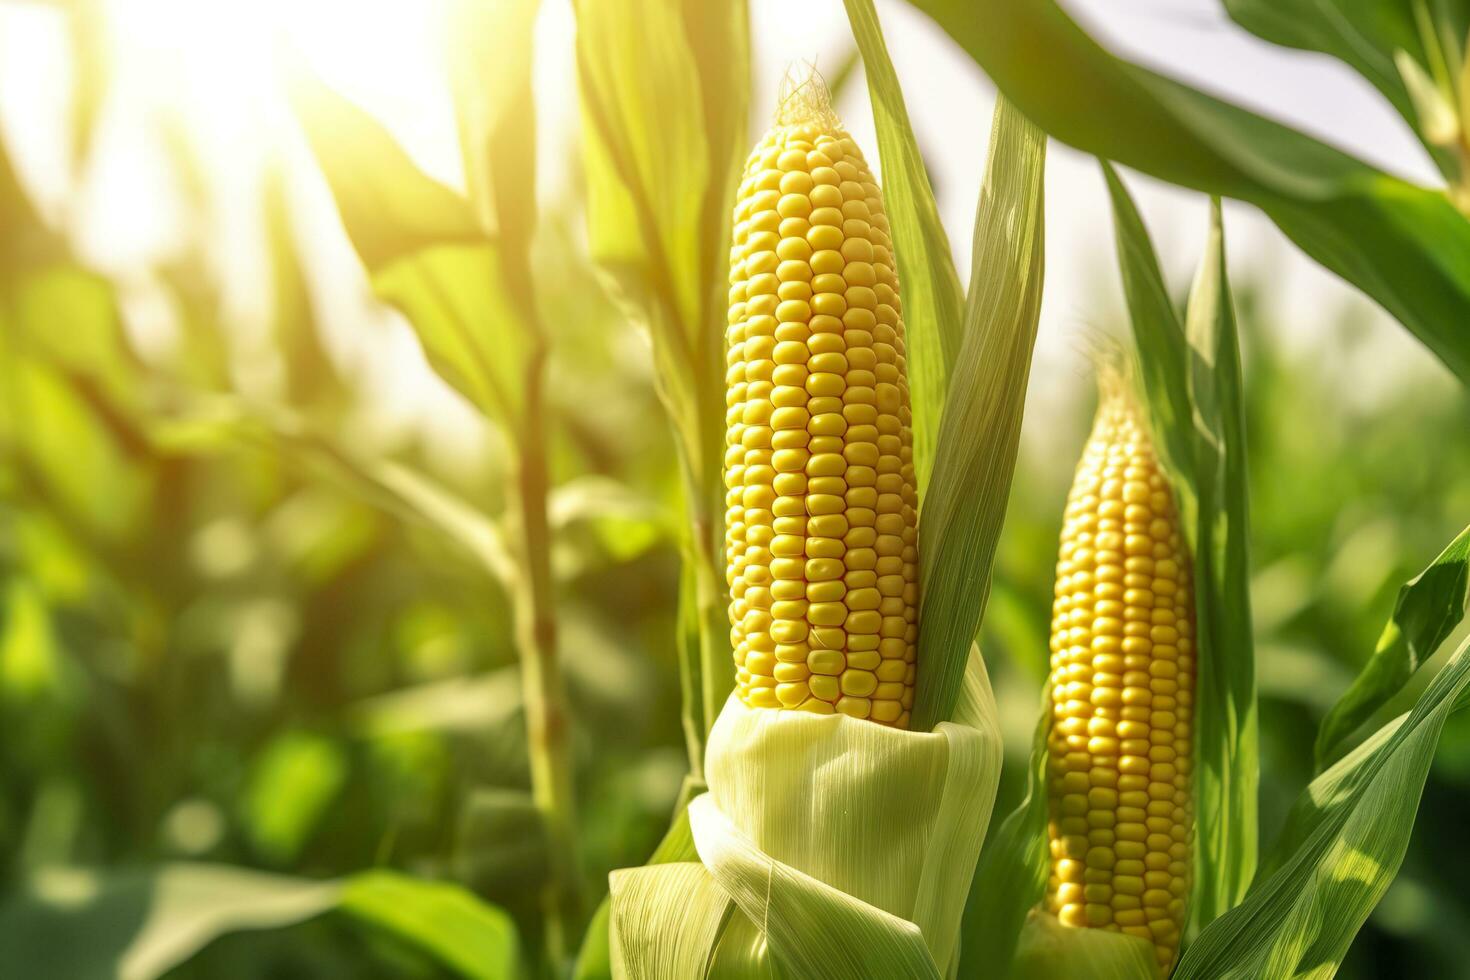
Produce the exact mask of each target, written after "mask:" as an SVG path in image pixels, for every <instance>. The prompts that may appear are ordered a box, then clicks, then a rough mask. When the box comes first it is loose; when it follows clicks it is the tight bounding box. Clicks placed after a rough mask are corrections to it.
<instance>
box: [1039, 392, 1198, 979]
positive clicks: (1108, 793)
mask: <svg viewBox="0 0 1470 980" xmlns="http://www.w3.org/2000/svg"><path fill="white" fill-rule="evenodd" d="M1188 568H1189V560H1188V555H1187V552H1186V548H1185V545H1184V542H1183V539H1182V537H1181V534H1180V530H1179V519H1178V514H1177V512H1176V510H1175V507H1174V501H1173V494H1172V493H1171V491H1170V487H1169V484H1168V482H1167V480H1166V478H1165V476H1164V474H1163V472H1162V470H1161V469H1160V467H1159V464H1158V461H1157V458H1156V456H1155V453H1154V449H1153V446H1152V443H1151V441H1150V439H1149V436H1148V433H1147V431H1146V430H1145V429H1144V427H1143V425H1142V424H1141V422H1140V420H1139V417H1138V415H1137V409H1136V407H1135V406H1134V404H1133V403H1132V401H1131V400H1130V399H1129V398H1128V397H1127V395H1126V394H1124V393H1122V392H1121V391H1112V392H1109V393H1107V394H1106V395H1105V398H1104V401H1103V404H1102V405H1101V407H1100V408H1099V410H1098V417H1097V421H1096V424H1095V426H1094V429H1093V432H1092V435H1091V437H1090V439H1089V441H1088V444H1087V448H1086V450H1085V451H1084V453H1083V458H1082V460H1081V462H1080V463H1079V464H1078V468H1077V476H1076V479H1075V481H1074V483H1073V486H1072V491H1071V494H1070V496H1069V497H1068V501H1067V509H1066V514H1065V524H1064V527H1063V530H1062V543H1061V549H1060V555H1059V557H1058V561H1057V581H1056V596H1055V600H1054V603H1053V609H1052V632H1051V668H1052V669H1051V678H1050V700H1051V706H1052V707H1051V710H1052V731H1051V737H1050V743H1049V758H1048V770H1047V778H1048V783H1049V786H1048V789H1049V800H1050V805H1049V809H1050V813H1049V841H1048V843H1049V847H1050V853H1051V873H1050V876H1049V880H1048V885H1047V905H1048V908H1049V909H1050V910H1051V911H1052V912H1053V913H1054V914H1055V915H1056V916H1057V918H1058V919H1059V920H1060V921H1061V922H1062V923H1063V924H1064V925H1069V926H1089V927H1093V928H1101V929H1108V930H1112V931H1120V932H1124V933H1130V934H1132V935H1136V936H1140V937H1142V938H1144V939H1147V940H1149V941H1150V942H1152V943H1153V944H1154V947H1155V950H1156V952H1157V955H1158V960H1159V965H1160V970H1161V972H1167V970H1168V969H1169V967H1170V966H1171V965H1172V963H1173V961H1174V957H1175V955H1176V954H1177V952H1178V946H1179V939H1180V934H1181V931H1182V930H1183V928H1184V922H1185V912H1186V908H1185V905H1186V901H1187V899H1188V895H1189V888H1190V880H1191V873H1192V868H1191V863H1190V861H1191V857H1190V847H1191V838H1192V834H1193V823H1194V812H1193V794H1192V778H1193V774H1192V768H1193V754H1192V745H1193V743H1192V739H1191V732H1192V725H1193V709H1194V673H1195V661H1194V652H1195V651H1194V633H1193V625H1194V605H1193V598H1192V593H1191V589H1190V582H1189V574H1188Z"/></svg>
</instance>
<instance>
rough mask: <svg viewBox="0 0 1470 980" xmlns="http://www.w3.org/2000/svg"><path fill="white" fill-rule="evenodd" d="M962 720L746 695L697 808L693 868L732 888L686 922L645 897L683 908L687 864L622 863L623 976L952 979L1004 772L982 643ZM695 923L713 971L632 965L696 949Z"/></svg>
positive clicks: (728, 722) (618, 924) (707, 897)
mask: <svg viewBox="0 0 1470 980" xmlns="http://www.w3.org/2000/svg"><path fill="white" fill-rule="evenodd" d="M956 717H957V722H956V723H948V722H946V723H942V724H941V725H940V726H939V728H938V730H936V731H935V732H932V733H923V732H902V731H895V730H892V729H888V728H885V727H883V726H880V725H874V724H872V723H869V722H865V721H861V720H857V719H851V718H846V717H843V716H840V715H831V716H816V715H808V714H805V713H803V712H792V711H770V710H762V709H751V708H747V707H745V705H744V704H743V703H741V702H740V701H739V700H738V699H736V698H733V697H732V698H731V699H730V701H729V702H728V703H727V704H726V708H725V711H724V712H723V713H722V714H721V716H720V721H719V723H718V724H717V725H716V727H715V730H714V733H713V736H712V738H711V741H710V746H709V757H708V758H709V766H708V772H709V778H710V787H711V788H710V792H709V793H707V794H705V795H704V796H700V797H697V798H695V800H694V801H693V802H692V803H691V804H690V805H689V810H688V818H689V819H688V827H689V832H691V833H692V837H693V842H694V845H695V848H696V850H697V855H698V860H699V861H700V862H702V863H701V864H700V865H694V866H693V867H696V868H698V869H699V870H700V871H701V872H702V873H704V874H706V875H708V876H709V877H710V878H711V880H712V881H713V882H714V883H715V884H716V885H717V886H718V887H717V889H715V890H713V891H709V892H707V893H705V892H701V894H702V895H703V897H702V898H701V899H700V902H701V905H700V907H698V908H694V907H685V908H684V911H685V917H684V918H680V917H678V916H669V915H667V913H664V912H659V911H658V910H657V909H649V908H642V907H638V906H636V905H634V904H631V903H632V902H633V900H634V898H635V897H636V901H637V902H638V903H660V902H661V903H664V904H669V903H672V904H675V905H681V906H683V905H684V904H685V903H686V896H687V895H688V894H689V893H690V891H691V889H690V886H689V877H690V876H691V875H692V871H690V870H689V869H688V868H681V870H680V871H679V872H678V873H672V872H665V873H664V874H663V876H662V879H663V880H662V882H661V883H655V881H654V880H653V879H654V878H655V877H656V875H657V871H658V869H651V868H643V869H638V870H637V871H636V872H616V873H615V875H614V878H615V879H616V878H617V876H619V875H625V874H632V875H634V876H635V878H636V888H637V889H638V890H637V891H628V890H624V891H623V892H621V894H622V896H623V898H619V897H618V895H619V892H618V888H617V887H616V886H615V888H614V892H615V895H614V899H613V903H612V920H613V930H612V931H613V933H614V936H615V939H616V943H615V945H614V948H613V960H614V976H620V975H623V974H621V973H619V972H618V970H620V969H624V968H626V969H628V970H629V971H630V972H629V973H628V974H627V975H638V976H645V977H649V978H653V980H657V978H660V977H668V978H673V977H676V976H677V977H678V978H679V980H686V978H688V977H690V976H694V977H699V976H705V975H707V976H718V977H726V976H742V977H743V976H787V977H798V976H799V977H832V978H836V977H851V976H884V977H888V976H894V977H931V978H932V977H940V976H947V975H950V973H951V972H952V965H953V963H954V960H955V958H956V955H957V952H958V951H957V949H956V948H955V940H956V938H957V935H958V926H959V917H960V914H961V910H962V901H963V896H964V894H965V892H966V890H967V889H968V887H969V877H970V875H969V869H972V868H973V867H974V863H975V859H976V856H977V854H978V851H979V847H980V842H981V840H982V839H983V837H984V834H985V829H986V825H987V823H988V815H989V811H990V804H991V803H992V801H993V800H994V794H995V788H996V785H997V782H998V778H999V772H1000V733H999V729H998V726H997V725H996V722H995V703H994V697H993V695H992V694H991V692H990V686H989V681H988V678H987V677H986V675H985V669H984V661H983V660H981V658H980V656H979V653H978V651H973V652H972V656H971V659H970V667H969V673H968V675H967V678H966V683H965V687H964V691H963V695H962V697H961V700H960V705H959V708H958V711H957V715H956ZM661 850H662V849H661ZM875 855H881V857H879V858H876V859H875V857H874V856H875ZM668 856H670V857H672V856H674V855H672V854H671V855H668ZM682 860H685V861H687V860H688V858H687V857H683V858H682ZM732 901H733V903H734V905H735V906H736V908H735V909H733V910H732V909H729V905H730V903H731V902H732ZM727 913H728V915H727ZM722 916H725V917H726V918H724V920H723V921H724V925H723V926H722V928H721V929H720V931H719V933H718V935H717V936H716V937H714V938H713V939H711V938H710V937H709V934H708V931H707V927H708V926H709V924H710V923H712V922H715V921H717V920H721V917H722ZM684 929H696V931H698V932H699V935H700V936H701V937H702V938H701V942H702V943H703V944H704V947H703V948H704V952H705V953H706V954H707V955H708V956H710V957H711V959H710V960H709V961H708V962H709V963H710V967H709V969H708V972H707V973H701V972H698V971H696V972H694V973H687V972H686V973H673V972H663V973H658V972H653V973H637V972H634V971H636V969H637V967H638V965H639V964H646V963H649V962H652V961H651V960H650V959H649V958H650V957H653V956H657V955H658V951H660V950H663V951H665V952H668V951H672V950H674V949H679V950H681V952H680V954H679V955H680V957H681V962H682V963H685V964H687V963H689V962H693V961H694V959H697V956H696V953H697V951H691V950H688V949H686V948H685V945H684V944H685V943H687V942H688V940H689V936H688V935H687V934H685V933H683V932H681V931H680V930H684ZM676 933H677V934H676ZM619 944H620V945H619ZM620 950H621V952H620ZM620 957H624V959H622V960H620ZM629 957H631V959H628V958H629ZM690 957H693V958H694V959H690ZM620 962H621V964H622V965H621V966H620V965H619V964H620Z"/></svg>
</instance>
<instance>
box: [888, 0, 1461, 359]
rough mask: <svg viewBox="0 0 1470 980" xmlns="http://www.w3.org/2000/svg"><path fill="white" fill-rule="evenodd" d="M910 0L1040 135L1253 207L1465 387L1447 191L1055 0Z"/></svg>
mask: <svg viewBox="0 0 1470 980" xmlns="http://www.w3.org/2000/svg"><path fill="white" fill-rule="evenodd" d="M913 3H914V5H915V6H916V7H918V8H920V9H921V10H924V11H926V12H927V13H929V14H930V15H931V16H933V17H934V19H935V20H936V21H938V22H939V24H940V26H942V27H943V28H944V29H945V30H946V31H947V32H948V33H949V34H950V36H951V37H953V38H954V39H955V40H956V41H957V42H959V44H960V46H961V47H963V48H964V49H965V51H966V52H968V53H969V54H970V56H971V57H972V58H974V60H975V61H976V63H977V64H979V65H980V66H981V67H982V68H984V69H985V71H986V73H987V74H988V75H989V76H990V77H991V78H992V79H993V80H994V81H995V83H996V84H997V85H998V86H999V87H1000V89H1001V91H1002V92H1004V93H1005V94H1006V95H1007V97H1009V98H1011V99H1013V100H1014V101H1015V102H1016V104H1017V106H1019V107H1020V109H1021V110H1022V111H1023V112H1025V113H1026V114H1027V116H1029V117H1030V118H1031V119H1033V120H1034V121H1035V122H1036V123H1037V124H1038V125H1040V126H1041V127H1042V128H1043V129H1045V130H1046V131H1047V132H1048V133H1050V134H1052V135H1053V136H1055V137H1056V138H1058V139H1060V140H1063V141H1065V142H1067V143H1070V144H1072V145H1073V146H1076V147H1078V148H1080V149H1083V150H1086V151H1087V152H1090V153H1095V154H1097V155H1099V156H1102V157H1105V158H1107V159H1110V160H1115V161H1117V162H1118V163H1121V164H1125V165H1127V166H1130V167H1134V168H1136V169H1138V170H1141V171H1143V172H1145V173H1148V174H1150V175H1152V176H1155V177H1159V178H1161V179H1163V180H1167V181H1170V182H1172V183H1176V184H1181V185H1183V186H1186V187H1192V188H1194V189H1196V190H1200V191H1204V192H1206V193H1210V194H1217V195H1221V196H1224V197H1234V198H1238V199H1240V200H1243V201H1248V202H1250V203H1252V204H1254V205H1256V206H1257V207H1259V208H1260V209H1261V210H1262V211H1264V212H1265V213H1266V214H1267V215H1268V216H1269V217H1270V218H1271V219H1272V220H1273V221H1275V222H1276V224H1277V225H1278V226H1280V228H1281V229H1282V231H1284V232H1285V233H1286V234H1287V236H1288V237H1289V238H1291V239H1292V240H1293V241H1295V242H1296V244H1297V245H1298V246H1300V247H1301V248H1302V250H1303V251H1305V252H1306V253H1307V254H1308V255H1310V256H1312V258H1314V259H1316V260H1317V261H1318V262H1320V263H1322V265H1324V266H1325V267H1326V268H1328V269H1330V270H1331V271H1333V272H1335V273H1337V274H1338V275H1340V276H1342V277H1343V278H1344V279H1346V280H1348V281H1349V282H1351V283H1353V284H1354V285H1356V286H1357V287H1358V288H1360V289H1362V290H1363V291H1364V292H1365V293H1366V294H1367V295H1368V296H1370V297H1372V298H1373V299H1374V300H1375V301H1377V302H1378V303H1380V304H1381V305H1382V306H1383V307H1384V309H1386V310H1387V311H1388V312H1389V313H1390V314H1392V315H1393V316H1394V317H1395V318H1397V319H1398V320H1399V321H1400V322H1401V323H1402V324H1403V325H1404V326H1405V327H1406V328H1407V329H1408V330H1409V331H1410V332H1411V333H1413V334H1414V336H1416V337H1417V338H1418V339H1419V340H1420V341H1421V342H1423V343H1424V344H1425V346H1427V347H1428V348H1429V349H1430V350H1431V351H1433V352H1434V354H1435V355H1436V356H1438V357H1439V358H1440V360H1442V361H1443V362H1444V363H1445V364H1446V365H1447V366H1448V367H1449V369H1450V370H1451V371H1453V372H1454V373H1455V374H1456V375H1457V376H1458V377H1459V378H1460V379H1461V380H1462V381H1467V382H1470V333H1467V332H1466V331H1465V330H1463V329H1461V326H1460V325H1461V324H1463V323H1465V322H1466V321H1467V319H1470V222H1467V221H1466V220H1465V218H1464V217H1463V216H1462V215H1461V214H1460V213H1459V212H1458V211H1457V210H1456V209H1455V207H1454V205H1453V204H1451V202H1450V201H1449V199H1448V198H1447V197H1446V195H1445V194H1444V193H1443V192H1442V191H1439V190H1431V189H1427V188H1422V187H1417V186H1414V185H1413V184H1410V183H1407V182H1405V181H1403V180H1399V179H1397V178H1395V177H1392V176H1390V175H1389V174H1386V173H1383V172H1382V171H1379V170H1376V169H1374V168H1373V167H1370V166H1368V165H1367V164H1365V163H1363V162H1362V161H1360V160H1357V159H1354V158H1353V157H1350V156H1348V155H1346V154H1344V153H1341V152H1339V151H1338V150H1336V149H1334V148H1332V147H1330V146H1328V145H1326V144H1324V143H1320V142H1318V141H1316V140H1314V139H1312V138H1310V137H1308V136H1305V135H1303V134H1301V133H1298V132H1296V131H1294V130H1292V129H1289V128H1287V127H1285V126H1282V125H1280V124H1278V123H1275V122H1272V121H1271V120H1269V119H1266V118H1263V117H1261V116H1257V115H1254V114H1252V113H1250V112H1247V111H1245V110H1244V109H1241V108H1239V107H1237V106H1234V105H1231V104H1229V103H1226V102H1223V101H1221V100H1219V99H1216V98H1213V97H1211V96H1208V95H1205V94H1203V93H1201V92H1198V91H1196V90H1194V89H1191V88H1189V87H1187V86H1185V85H1182V84H1180V83H1178V82H1176V81H1173V80H1171V79H1168V78H1165V77H1163V76H1161V75H1158V74H1155V73H1154V72H1151V71H1147V70H1145V69H1143V68H1140V67H1138V66H1136V65H1133V64H1130V63H1128V62H1125V61H1122V60H1120V59H1118V58H1115V57H1114V56H1113V55H1111V54H1109V53H1108V52H1107V51H1105V50H1104V49H1103V48H1101V47H1100V46H1098V44H1097V43H1096V42H1094V41H1093V40H1092V39H1091V38H1090V37H1088V36H1087V34H1086V33H1085V32H1084V31H1083V30H1082V29H1081V28H1079V27H1078V26H1077V24H1076V23H1075V22H1074V21H1072V20H1071V19H1070V18H1069V17H1068V16H1067V15H1066V14H1065V13H1064V12H1063V11H1062V9H1061V8H1060V7H1059V6H1058V5H1057V4H1056V3H1055V2H1053V0H1032V2H1028V3H1013V2H1011V0H981V2H980V3H978V4H977V3H971V2H967V0H913ZM1038 51H1044V52H1046V57H1044V58H1038V57H1036V55H1035V53H1036V52H1038Z"/></svg>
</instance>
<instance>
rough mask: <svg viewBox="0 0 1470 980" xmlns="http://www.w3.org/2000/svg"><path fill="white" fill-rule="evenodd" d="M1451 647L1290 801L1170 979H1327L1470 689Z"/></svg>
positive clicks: (1387, 869)
mask: <svg viewBox="0 0 1470 980" xmlns="http://www.w3.org/2000/svg"><path fill="white" fill-rule="evenodd" d="M1467 648H1470V644H1467V645H1464V646H1461V647H1460V648H1459V650H1457V651H1456V652H1455V654H1454V656H1453V657H1452V658H1451V659H1450V661H1449V663H1447V664H1446V665H1445V668H1444V669H1443V670H1442V671H1440V673H1439V674H1438V676H1436V677H1435V678H1434V680H1433V681H1431V682H1430V684H1429V686H1428V687H1427V688H1426V689H1425V691H1424V693H1423V694H1422V695H1421V696H1420V697H1419V701H1418V703H1417V704H1415V706H1414V708H1413V710H1412V711H1409V712H1408V713H1406V714H1404V715H1401V716H1399V717H1398V718H1396V719H1394V720H1393V721H1392V722H1390V723H1389V724H1387V725H1385V726H1384V727H1383V728H1381V729H1379V731H1378V732H1376V733H1375V734H1374V735H1373V736H1372V737H1371V738H1369V739H1368V740H1367V741H1366V742H1364V743H1363V744H1362V745H1360V746H1358V747H1357V748H1356V749H1354V750H1353V751H1352V752H1351V753H1349V754H1348V755H1346V756H1344V757H1343V758H1342V759H1341V760H1340V761H1339V762H1337V763H1336V764H1334V765H1333V766H1332V767H1331V768H1330V769H1328V770H1327V771H1326V772H1324V773H1323V774H1322V775H1320V776H1318V777H1317V778H1316V779H1314V780H1313V781H1312V783H1311V785H1310V786H1308V787H1307V788H1306V790H1305V791H1303V793H1302V795H1301V796H1300V797H1298V799H1297V802H1296V804H1295V806H1293V807H1292V810H1291V813H1290V814H1289V815H1288V817H1287V822H1286V828H1285V830H1283V832H1282V834H1281V838H1280V840H1279V841H1278V842H1277V844H1276V846H1275V847H1274V848H1273V850H1272V852H1271V854H1270V855H1269V856H1268V857H1267V860H1266V861H1265V863H1264V865H1263V866H1262V869H1261V874H1260V875H1259V876H1258V878H1257V880H1256V882H1255V883H1254V884H1253V885H1252V886H1251V889H1250V892H1249V893H1248V894H1247V896H1246V899H1245V901H1244V903H1243V904H1241V905H1240V906H1238V907H1237V908H1235V909H1232V910H1231V911H1229V912H1227V913H1225V914H1224V915H1223V916H1221V917H1220V918H1218V919H1216V920H1215V921H1214V922H1212V923H1210V924H1209V925H1208V926H1206V927H1205V929H1204V930H1203V931H1202V932H1201V933H1200V934H1199V936H1198V937H1197V938H1196V939H1195V940H1194V942H1193V943H1191V944H1190V945H1189V946H1188V947H1187V948H1186V950H1185V952H1184V957H1183V959H1182V960H1181V961H1180V963H1179V966H1178V967H1177V969H1176V970H1175V971H1174V978H1175V980H1192V978H1196V977H1199V978H1203V977H1210V978H1222V977H1230V978H1237V977H1238V978H1242V980H1243V978H1246V977H1281V978H1296V977H1301V978H1308V977H1330V976H1332V975H1333V974H1334V973H1335V972H1336V971H1337V969H1338V967H1339V966H1340V965H1341V963H1342V960H1343V957H1344V956H1346V955H1347V951H1348V947H1349V946H1350V945H1351V943H1352V941H1353V937H1354V936H1355V935H1356V934H1357V931H1358V929H1360V928H1361V927H1362V925H1363V922H1364V921H1365V920H1366V919H1367V918H1368V915H1369V913H1370V912H1372V910H1373V907H1374V906H1375V905H1377V904H1378V901H1379V899H1381V898H1382V897H1383V894H1384V892H1386V891H1387V890H1388V886H1389V884H1390V883H1391V882H1392V881H1393V878H1394V876H1395V875H1396V874H1397V873H1398V869H1399V865H1400V864H1401V863H1402V862H1403V858H1404V852H1405V850H1406V849H1407V848H1408V845H1409V837H1410V834H1411V833H1412V831H1413V828H1414V818H1415V816H1416V813H1417V811H1418V808H1419V798H1420V795H1421V794H1422V793H1423V790H1424V780H1425V777H1426V776H1427V775H1428V773H1429V766H1430V763H1431V762H1433V760H1434V753H1435V748H1436V746H1437V745H1438V743H1439V737H1440V733H1441V731H1443V729H1444V725H1445V722H1446V721H1447V720H1448V718H1449V716H1450V714H1451V713H1453V712H1454V711H1455V710H1456V709H1457V708H1459V707H1461V706H1462V705H1463V702H1464V700H1465V692H1466V688H1467V687H1470V654H1467Z"/></svg>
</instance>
